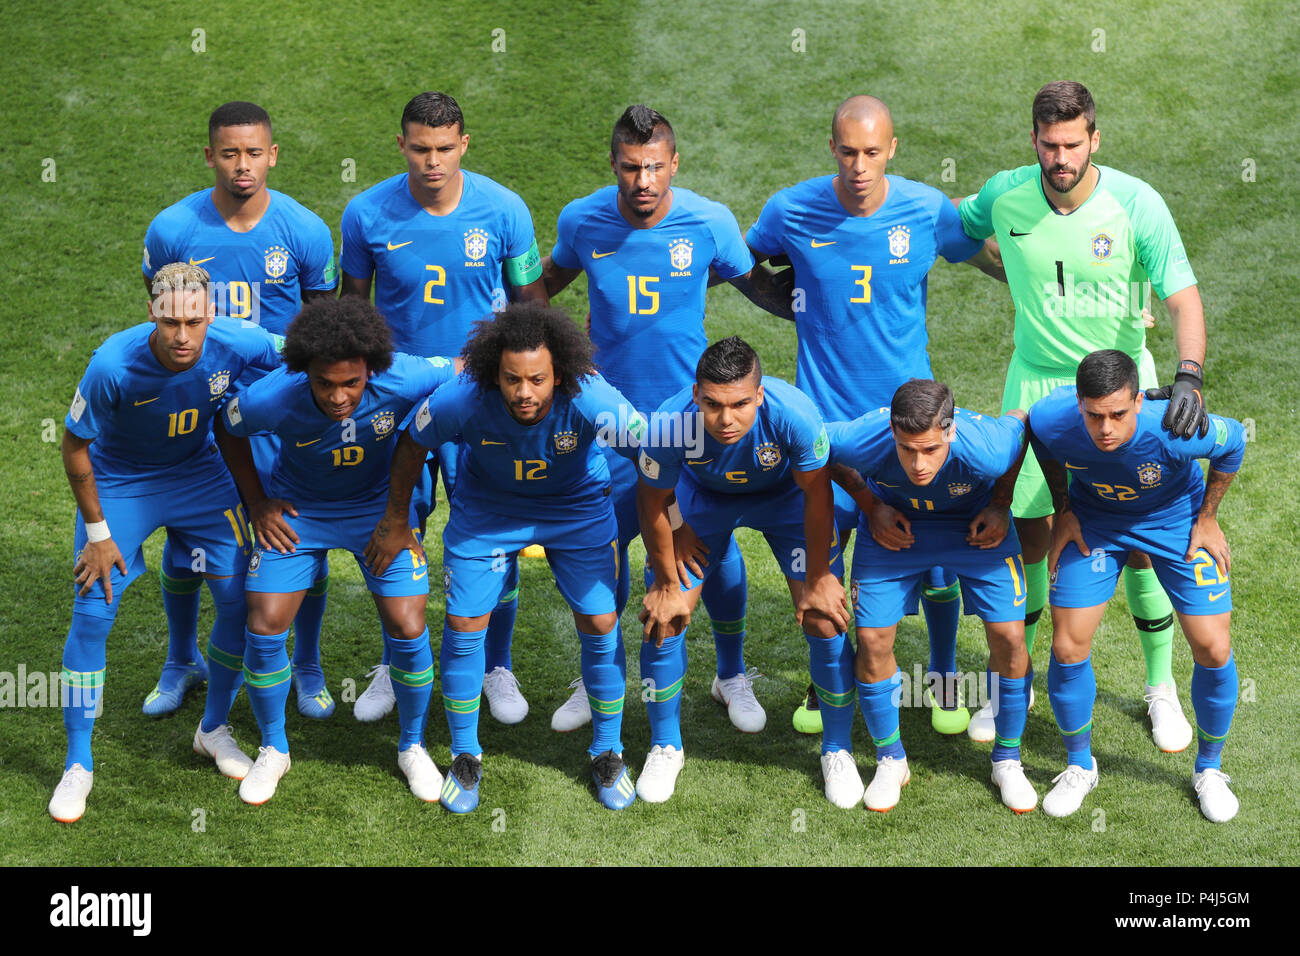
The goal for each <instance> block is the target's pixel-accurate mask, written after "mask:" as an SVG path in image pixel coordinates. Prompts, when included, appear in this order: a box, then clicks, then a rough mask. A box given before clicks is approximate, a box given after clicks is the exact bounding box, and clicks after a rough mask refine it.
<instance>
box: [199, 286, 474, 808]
mask: <svg viewBox="0 0 1300 956" xmlns="http://www.w3.org/2000/svg"><path fill="white" fill-rule="evenodd" d="M392 343H393V340H392V333H391V332H389V330H388V324H387V323H386V322H385V321H384V319H383V316H381V315H380V314H379V313H378V312H377V311H376V310H375V308H374V306H372V305H371V304H370V303H369V302H367V301H365V300H363V299H358V298H356V297H355V296H352V297H347V298H343V299H321V300H317V301H315V302H312V303H310V304H308V305H307V306H305V307H304V308H303V310H302V312H300V313H299V315H298V317H297V318H296V319H294V320H293V323H292V324H291V325H290V326H289V331H288V334H287V335H286V336H285V343H284V367H282V368H280V369H278V370H277V371H276V372H274V373H272V374H271V375H268V376H267V377H266V378H264V379H261V380H260V381H257V382H254V383H253V384H252V385H250V386H249V387H248V388H247V389H245V390H244V392H243V393H242V394H240V395H238V396H236V397H235V398H233V399H231V401H230V403H229V404H228V405H227V406H226V409H225V411H224V413H223V414H222V416H221V419H220V420H219V430H218V437H219V438H220V437H221V429H224V430H225V431H227V432H229V433H230V434H231V435H234V436H247V435H253V434H256V433H259V432H270V433H272V434H274V435H276V436H278V437H279V439H280V457H279V459H278V460H277V462H276V465H275V470H274V472H273V473H272V476H271V485H270V488H269V489H263V487H262V482H261V480H260V479H259V477H258V473H257V471H256V469H255V468H254V467H253V460H252V456H251V453H246V452H244V451H243V450H242V449H241V448H240V447H239V445H238V444H237V443H229V445H230V446H232V447H230V448H228V449H227V460H228V462H229V464H230V468H231V472H232V473H233V474H234V476H235V480H236V482H237V483H238V485H239V489H240V492H241V493H242V494H243V496H244V501H245V502H247V503H248V509H249V517H250V519H251V522H252V525H253V530H254V531H255V532H256V533H257V541H258V549H257V552H256V553H255V554H254V555H253V558H252V560H251V561H250V562H249V566H248V579H247V590H248V630H247V633H246V640H247V649H246V651H245V653H244V665H243V666H244V678H245V682H246V683H247V685H248V697H249V701H250V702H251V704H252V707H253V713H254V715H255V716H256V717H257V724H258V727H260V728H261V731H262V746H261V749H260V752H259V754H258V757H257V762H256V763H255V764H254V765H253V768H252V770H251V771H250V772H249V773H248V775H247V776H246V777H244V780H243V783H241V784H240V786H239V796H240V799H242V800H243V801H244V802H245V803H251V804H262V803H265V802H266V801H267V800H270V799H271V797H272V796H274V794H275V789H276V785H277V783H278V782H279V780H280V778H281V777H282V776H284V774H286V773H288V771H289V765H290V761H289V740H288V738H287V737H286V736H285V730H284V706H285V702H286V701H287V700H288V699H289V689H290V680H289V675H290V664H289V656H288V653H287V652H286V650H285V642H286V640H287V638H288V636H289V625H290V624H291V623H292V622H293V618H294V615H295V614H297V613H298V608H299V606H300V605H301V604H302V600H303V596H304V595H305V594H306V593H307V590H308V589H309V588H311V586H312V583H313V582H314V581H317V580H319V579H321V578H324V577H325V575H326V572H327V569H328V562H329V552H330V549H331V548H346V549H348V550H349V551H351V552H352V553H353V554H354V555H355V556H356V558H357V563H358V564H360V565H361V573H362V574H363V575H364V576H365V579H366V586H367V587H369V589H370V593H371V594H372V595H373V596H374V599H375V605H376V607H377V608H378V609H379V616H380V618H381V619H382V620H383V624H384V632H385V636H386V639H387V641H388V645H389V646H388V650H389V656H390V663H389V673H390V675H391V678H392V683H393V691H394V693H395V694H396V696H397V712H398V717H399V722H400V724H401V737H400V738H399V741H398V745H397V765H398V767H400V768H401V770H402V773H403V774H405V776H406V779H407V782H408V783H409V784H410V787H411V792H412V793H413V794H415V795H416V796H417V797H419V798H420V799H421V800H428V801H434V802H436V801H437V799H438V795H439V793H440V792H441V790H442V776H441V775H440V774H439V773H438V768H437V767H436V766H435V765H434V762H433V760H432V758H430V756H429V754H428V752H427V751H426V750H425V749H424V723H425V718H426V716H427V714H428V711H429V698H430V697H431V695H432V693H433V652H432V650H431V649H430V647H429V630H428V628H427V627H426V626H425V623H424V607H425V603H426V601H427V599H428V594H429V568H428V566H427V565H426V564H425V559H424V554H423V553H422V552H421V551H420V550H419V549H418V548H411V549H410V550H407V551H403V552H401V553H400V554H399V555H397V560H395V561H392V562H391V563H390V564H389V565H388V566H387V567H386V568H385V569H384V571H383V573H381V574H371V573H370V572H369V571H368V569H367V568H366V567H365V565H364V563H363V562H362V550H363V549H364V548H365V546H366V543H367V542H368V540H369V538H370V532H371V530H372V529H373V528H374V526H375V522H376V521H378V520H379V519H380V517H381V515H382V514H383V509H384V504H385V502H386V500H387V492H388V473H389V464H390V462H391V460H392V455H393V448H394V447H395V446H396V444H397V435H398V434H399V431H398V426H399V425H400V424H401V423H402V421H403V420H404V419H405V418H406V417H407V416H408V415H409V414H410V412H411V410H412V409H413V408H414V407H415V406H416V405H417V404H418V403H419V402H420V401H421V400H422V399H424V398H425V396H427V395H428V394H429V393H430V392H432V391H434V390H435V389H437V388H438V387H439V386H441V385H443V384H444V383H446V382H449V381H451V379H452V378H453V377H454V376H455V374H456V372H455V369H454V367H453V363H452V360H451V359H446V358H431V359H423V358H416V357H415V356H413V355H405V354H400V353H398V354H394V352H393V344H392ZM223 447H225V443H223ZM286 515H287V516H289V517H291V518H292V519H293V520H292V521H289V520H287V519H286ZM404 520H405V519H404ZM413 524H414V519H413V517H412V518H411V520H408V521H407V522H406V527H408V528H410V527H412V526H413Z"/></svg>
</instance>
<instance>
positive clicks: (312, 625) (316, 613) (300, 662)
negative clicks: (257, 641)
mask: <svg viewBox="0 0 1300 956" xmlns="http://www.w3.org/2000/svg"><path fill="white" fill-rule="evenodd" d="M329 589H330V578H329V573H328V572H326V574H325V577H323V578H321V579H320V580H319V581H317V582H316V583H315V584H313V585H312V586H311V587H310V588H309V589H308V590H307V593H306V594H304V595H303V596H302V604H301V605H300V606H299V608H298V613H297V614H295V615H294V616H293V669H294V670H295V671H300V672H302V673H303V674H305V675H311V676H313V677H314V676H317V675H319V676H320V687H317V686H316V684H315V683H309V684H307V685H305V686H306V687H307V689H308V690H309V692H312V693H315V692H316V691H318V690H319V689H320V688H323V687H324V686H325V674H324V672H323V671H322V670H321V666H320V628H321V620H322V619H323V618H324V617H325V603H326V600H327V595H328V593H329Z"/></svg>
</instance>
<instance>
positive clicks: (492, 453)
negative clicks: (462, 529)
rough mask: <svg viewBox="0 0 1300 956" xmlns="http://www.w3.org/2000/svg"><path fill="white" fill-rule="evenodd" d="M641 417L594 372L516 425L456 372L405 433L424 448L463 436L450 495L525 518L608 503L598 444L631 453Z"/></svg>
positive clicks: (641, 430) (492, 394)
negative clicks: (530, 420)
mask: <svg viewBox="0 0 1300 956" xmlns="http://www.w3.org/2000/svg"><path fill="white" fill-rule="evenodd" d="M645 427H646V426H645V419H644V418H642V417H641V416H640V415H639V414H638V413H637V412H636V410H635V409H634V408H633V407H632V406H631V405H630V404H629V403H628V401H627V399H626V398H624V397H623V396H622V395H621V394H619V391H618V389H616V388H614V387H613V386H612V385H610V384H609V383H608V382H606V381H605V380H604V379H603V378H602V377H601V376H600V375H593V376H591V377H589V378H586V379H584V380H583V381H582V389H581V391H580V392H579V394H578V395H577V396H576V397H574V398H569V397H568V396H567V395H563V394H561V393H560V392H558V391H557V392H556V393H555V398H554V400H553V402H552V404H551V407H550V409H549V410H548V411H547V413H546V415H545V416H543V418H542V420H541V421H539V422H536V423H534V424H532V425H521V424H520V423H519V422H517V421H515V419H514V417H513V416H512V415H511V414H510V412H509V410H508V409H507V408H506V404H505V402H504V401H503V400H502V398H501V393H500V392H499V391H497V390H496V389H486V390H482V391H480V389H479V387H478V385H477V384H476V383H475V382H473V381H471V380H470V379H469V378H468V376H461V377H460V378H459V379H457V380H456V381H455V382H453V383H452V384H450V385H448V386H447V387H446V388H441V389H439V390H438V391H437V392H435V393H434V394H433V395H432V396H430V398H429V400H428V401H426V402H425V403H424V404H423V405H421V406H420V408H419V409H418V410H417V411H416V414H415V420H414V422H412V424H411V428H410V435H411V437H412V438H414V439H415V440H416V441H417V442H418V443H419V444H421V445H423V446H424V447H426V448H437V447H439V446H440V445H442V444H444V443H445V442H450V441H457V442H462V443H463V448H462V451H461V455H460V466H461V468H462V469H463V474H460V473H458V474H457V476H456V486H455V488H454V489H453V490H452V498H451V500H452V503H453V504H463V505H472V506H475V507H477V508H478V509H480V510H485V511H488V512H491V513H493V514H500V515H508V516H510V517H515V518H519V519H521V520H525V521H527V520H530V519H534V518H537V517H539V515H543V514H545V515H547V516H548V517H560V516H562V515H563V513H564V511H565V510H566V509H568V510H574V511H592V510H599V509H600V508H602V507H608V506H609V488H610V481H609V466H608V465H607V464H606V462H605V456H604V454H603V453H602V451H601V448H602V446H603V447H609V448H612V449H614V450H615V451H616V452H617V453H619V454H621V455H622V456H623V457H624V458H628V459H633V460H634V459H635V457H636V451H637V448H638V447H639V444H640V441H641V439H642V437H643V436H644V435H645Z"/></svg>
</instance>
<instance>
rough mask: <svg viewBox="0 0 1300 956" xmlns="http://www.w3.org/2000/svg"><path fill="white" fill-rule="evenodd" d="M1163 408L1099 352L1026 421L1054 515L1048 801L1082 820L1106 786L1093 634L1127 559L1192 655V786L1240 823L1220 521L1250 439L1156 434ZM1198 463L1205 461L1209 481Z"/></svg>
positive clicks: (1218, 422)
mask: <svg viewBox="0 0 1300 956" xmlns="http://www.w3.org/2000/svg"><path fill="white" fill-rule="evenodd" d="M1167 397H1168V392H1167V390H1164V389H1152V390H1150V391H1149V392H1147V393H1146V395H1145V399H1146V400H1145V402H1144V400H1143V399H1144V395H1143V393H1142V392H1140V391H1139V390H1138V370H1137V365H1136V364H1135V363H1134V362H1133V359H1131V358H1130V357H1129V356H1128V355H1127V354H1125V353H1124V352H1119V351H1116V350H1114V349H1104V350H1102V351H1099V352H1093V353H1092V354H1091V355H1089V356H1087V357H1086V358H1085V359H1084V360H1083V361H1082V362H1081V363H1080V364H1079V370H1078V372H1077V373H1076V376H1075V388H1073V389H1072V388H1070V387H1069V386H1068V385H1066V386H1062V387H1061V388H1058V389H1056V390H1055V391H1054V392H1052V393H1051V394H1050V395H1048V396H1047V397H1046V398H1044V399H1042V400H1041V401H1039V402H1037V403H1035V404H1034V407H1033V408H1032V409H1030V412H1029V429H1030V440H1031V442H1032V443H1033V446H1034V452H1035V454H1037V456H1038V460H1039V462H1040V463H1041V464H1042V466H1043V475H1044V477H1045V478H1046V479H1047V483H1048V487H1049V488H1050V489H1051V492H1052V503H1053V507H1054V509H1055V512H1056V519H1055V523H1054V525H1053V528H1052V545H1051V550H1050V551H1049V553H1048V566H1049V570H1050V572H1051V574H1052V591H1051V594H1052V629H1053V632H1054V633H1053V637H1052V661H1051V664H1050V666H1049V669H1048V672H1047V689H1048V693H1049V694H1050V695H1051V701H1052V712H1053V713H1054V714H1055V715H1056V723H1057V726H1058V727H1060V729H1061V735H1062V737H1063V738H1064V740H1065V749H1066V752H1067V754H1068V763H1067V766H1066V768H1065V771H1064V772H1063V773H1061V774H1060V775H1058V776H1057V777H1056V779H1055V780H1054V781H1053V783H1055V784H1056V786H1055V787H1053V788H1052V791H1051V792H1050V793H1049V794H1048V795H1047V796H1045V797H1044V798H1043V812H1044V813H1047V814H1048V815H1050V816H1054V817H1063V816H1068V815H1069V814H1071V813H1073V812H1074V811H1076V810H1078V809H1079V806H1080V805H1081V804H1082V803H1083V798H1084V797H1085V796H1086V795H1087V794H1088V792H1089V791H1091V790H1092V789H1093V787H1095V786H1097V761H1096V759H1095V758H1093V756H1092V707H1093V703H1094V701H1095V700H1096V696H1097V682H1096V678H1095V677H1094V676H1093V671H1092V657H1091V655H1092V637H1093V634H1094V633H1095V632H1096V630H1097V625H1098V624H1100V623H1101V618H1102V615H1103V614H1104V613H1105V610H1106V603H1107V602H1108V601H1109V600H1110V597H1111V595H1112V594H1113V593H1114V591H1115V581H1116V579H1117V578H1118V576H1119V574H1120V572H1121V571H1122V570H1123V568H1124V564H1125V561H1126V560H1127V559H1128V554H1129V552H1130V551H1141V552H1144V553H1146V554H1148V555H1150V557H1151V564H1152V566H1153V567H1154V568H1155V572H1156V575H1157V577H1159V579H1160V583H1161V584H1162V585H1163V586H1164V588H1165V590H1166V591H1168V592H1169V599H1170V600H1171V601H1172V602H1173V605H1174V609H1175V610H1176V611H1177V612H1178V620H1179V623H1181V624H1182V627H1183V633H1184V634H1186V635H1187V642H1188V643H1189V644H1190V645H1191V648H1192V660H1193V661H1194V662H1195V664H1194V666H1193V668H1192V707H1193V708H1194V709H1195V711H1196V737H1197V750H1196V767H1195V771H1194V773H1193V776H1192V786H1193V788H1194V789H1195V791H1196V794H1197V797H1198V798H1199V800H1200V804H1201V812H1202V813H1203V814H1205V816H1206V818H1207V819H1209V820H1212V821H1213V822H1215V823H1223V822H1226V821H1228V820H1231V819H1232V818H1233V817H1234V816H1236V814H1237V807H1238V803H1237V798H1236V796H1234V795H1233V793H1232V791H1231V790H1229V789H1228V777H1227V776H1226V775H1225V774H1224V773H1223V771H1222V770H1220V769H1219V759H1220V752H1221V751H1222V750H1223V744H1224V741H1225V739H1226V738H1227V736H1228V728H1229V726H1230V725H1231V724H1232V715H1233V712H1234V711H1235V710H1236V706H1237V665H1236V664H1235V663H1234V661H1233V658H1232V644H1231V640H1230V638H1229V633H1228V625H1229V619H1230V617H1231V613H1230V612H1231V611H1232V593H1231V592H1232V588H1231V585H1229V583H1228V570H1229V553H1228V542H1227V540H1226V539H1225V538H1224V536H1223V531H1222V530H1221V529H1220V528H1219V522H1218V517H1217V515H1218V512H1219V502H1220V501H1221V500H1222V499H1223V494H1224V492H1225V491H1227V489H1228V485H1230V484H1231V483H1232V479H1233V478H1234V477H1235V475H1236V473H1237V470H1238V469H1239V468H1240V467H1241V459H1242V455H1243V453H1244V452H1245V447H1246V446H1245V438H1244V432H1243V430H1242V427H1241V424H1240V423H1239V422H1236V421H1234V420H1233V419H1231V418H1221V417H1220V416H1218V415H1210V416H1209V424H1210V427H1209V431H1208V432H1207V433H1206V434H1205V435H1204V436H1203V437H1201V436H1198V435H1196V434H1193V435H1192V436H1191V437H1189V438H1180V437H1177V436H1175V435H1174V434H1173V433H1171V432H1168V431H1166V430H1165V429H1164V428H1163V427H1162V426H1161V420H1162V416H1164V415H1165V414H1166V408H1167V406H1168V402H1167V401H1161V400H1159V398H1167ZM1197 458H1208V459H1209V460H1210V471H1209V481H1208V484H1207V482H1206V479H1205V478H1204V477H1203V476H1202V474H1201V468H1200V465H1199V464H1197V462H1196V459H1197ZM1067 469H1068V470H1069V475H1070V478H1069V484H1068V490H1067V479H1066V470H1067Z"/></svg>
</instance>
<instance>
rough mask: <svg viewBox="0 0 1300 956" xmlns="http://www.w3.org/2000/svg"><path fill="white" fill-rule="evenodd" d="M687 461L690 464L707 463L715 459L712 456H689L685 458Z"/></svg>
mask: <svg viewBox="0 0 1300 956" xmlns="http://www.w3.org/2000/svg"><path fill="white" fill-rule="evenodd" d="M685 461H686V464H688V465H707V464H708V463H709V462H711V461H713V459H712V458H687V459H685Z"/></svg>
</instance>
